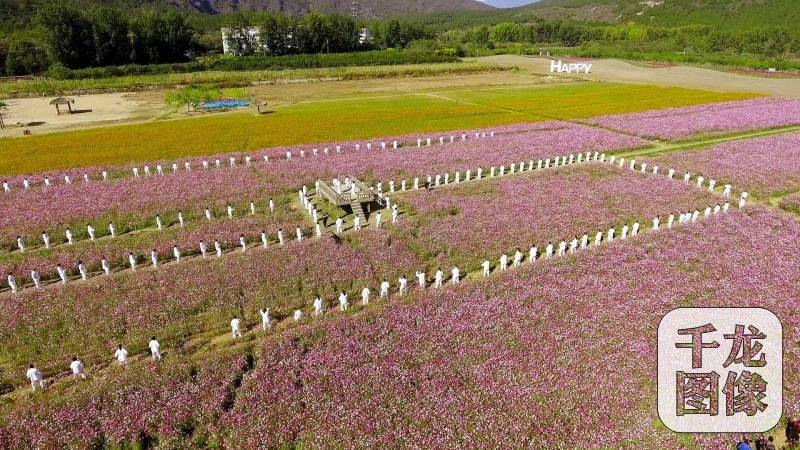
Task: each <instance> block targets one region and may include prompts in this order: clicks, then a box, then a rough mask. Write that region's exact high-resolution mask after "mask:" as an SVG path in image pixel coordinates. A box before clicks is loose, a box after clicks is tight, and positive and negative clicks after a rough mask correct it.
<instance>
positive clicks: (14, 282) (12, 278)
mask: <svg viewBox="0 0 800 450" xmlns="http://www.w3.org/2000/svg"><path fill="white" fill-rule="evenodd" d="M8 287H10V288H11V292H13V293H15V294H16V293H17V278H16V277H15V276H14V274H13V273H9V274H8Z"/></svg>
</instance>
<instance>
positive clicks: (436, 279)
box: [433, 268, 444, 289]
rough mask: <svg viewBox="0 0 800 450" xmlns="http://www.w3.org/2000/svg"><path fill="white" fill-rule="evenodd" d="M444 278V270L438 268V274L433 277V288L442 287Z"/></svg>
mask: <svg viewBox="0 0 800 450" xmlns="http://www.w3.org/2000/svg"><path fill="white" fill-rule="evenodd" d="M442 278H444V272H442V269H440V268H436V274H435V275H434V276H433V287H435V288H437V289H438V288H440V287H442Z"/></svg>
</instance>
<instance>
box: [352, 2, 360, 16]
mask: <svg viewBox="0 0 800 450" xmlns="http://www.w3.org/2000/svg"><path fill="white" fill-rule="evenodd" d="M352 13H353V19H355V20H358V16H359V15H360V14H361V5H360V4H359V3H358V0H353V7H352Z"/></svg>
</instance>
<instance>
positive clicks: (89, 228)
mask: <svg viewBox="0 0 800 450" xmlns="http://www.w3.org/2000/svg"><path fill="white" fill-rule="evenodd" d="M86 232H87V233H89V239H90V240H92V241H93V240H94V239H95V235H94V227H93V226H91V225H86Z"/></svg>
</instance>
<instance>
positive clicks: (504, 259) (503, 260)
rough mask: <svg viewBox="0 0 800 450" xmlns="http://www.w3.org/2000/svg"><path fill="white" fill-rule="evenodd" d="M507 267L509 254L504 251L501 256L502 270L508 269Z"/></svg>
mask: <svg viewBox="0 0 800 450" xmlns="http://www.w3.org/2000/svg"><path fill="white" fill-rule="evenodd" d="M507 268H508V255H506V254H505V253H503V255H502V256H500V270H506V269H507Z"/></svg>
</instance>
